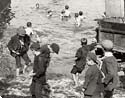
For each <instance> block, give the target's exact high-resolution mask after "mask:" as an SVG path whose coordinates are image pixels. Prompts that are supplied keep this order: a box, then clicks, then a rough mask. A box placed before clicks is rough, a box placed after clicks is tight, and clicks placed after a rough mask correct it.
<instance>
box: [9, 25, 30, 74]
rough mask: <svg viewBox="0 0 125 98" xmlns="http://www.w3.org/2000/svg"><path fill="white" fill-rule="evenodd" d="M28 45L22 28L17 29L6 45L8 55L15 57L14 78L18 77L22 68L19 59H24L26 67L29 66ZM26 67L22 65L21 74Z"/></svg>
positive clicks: (27, 38) (28, 41)
mask: <svg viewBox="0 0 125 98" xmlns="http://www.w3.org/2000/svg"><path fill="white" fill-rule="evenodd" d="M29 44H30V40H29V37H28V36H27V35H26V32H25V29H24V27H23V26H20V27H19V28H18V29H17V34H16V35H14V36H13V37H12V38H11V40H10V41H9V43H8V45H7V46H8V49H9V50H10V54H11V55H12V56H13V57H15V60H16V67H17V68H16V76H19V73H20V70H21V67H22V64H21V58H23V59H24V61H25V64H26V65H30V63H31V60H30V58H29V57H28V54H27V51H28V50H29ZM26 65H24V68H23V73H25V69H26Z"/></svg>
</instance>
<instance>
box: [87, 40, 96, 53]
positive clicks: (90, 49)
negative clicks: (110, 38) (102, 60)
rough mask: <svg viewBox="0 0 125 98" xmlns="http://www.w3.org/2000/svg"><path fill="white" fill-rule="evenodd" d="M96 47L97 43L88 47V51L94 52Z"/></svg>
mask: <svg viewBox="0 0 125 98" xmlns="http://www.w3.org/2000/svg"><path fill="white" fill-rule="evenodd" d="M96 45H97V43H96V42H94V43H92V44H90V45H88V49H89V51H92V50H93V49H94V48H95V46H96Z"/></svg>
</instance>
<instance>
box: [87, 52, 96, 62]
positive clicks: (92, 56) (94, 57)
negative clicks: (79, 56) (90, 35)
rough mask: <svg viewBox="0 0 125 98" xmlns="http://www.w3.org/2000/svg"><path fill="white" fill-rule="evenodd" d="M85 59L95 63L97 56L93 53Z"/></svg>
mask: <svg viewBox="0 0 125 98" xmlns="http://www.w3.org/2000/svg"><path fill="white" fill-rule="evenodd" d="M87 57H88V58H90V59H91V60H93V61H94V62H96V63H97V56H96V54H95V53H92V52H89V53H88V56H87Z"/></svg>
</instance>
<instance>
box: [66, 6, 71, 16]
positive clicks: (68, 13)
mask: <svg viewBox="0 0 125 98" xmlns="http://www.w3.org/2000/svg"><path fill="white" fill-rule="evenodd" d="M64 17H65V18H70V17H71V15H70V11H69V6H68V5H65V15H64Z"/></svg>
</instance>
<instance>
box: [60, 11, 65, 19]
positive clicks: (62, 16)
mask: <svg viewBox="0 0 125 98" xmlns="http://www.w3.org/2000/svg"><path fill="white" fill-rule="evenodd" d="M64 14H65V10H62V11H61V14H60V18H61V20H64Z"/></svg>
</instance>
